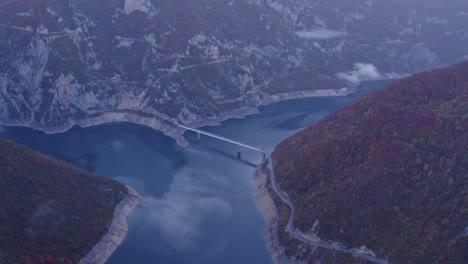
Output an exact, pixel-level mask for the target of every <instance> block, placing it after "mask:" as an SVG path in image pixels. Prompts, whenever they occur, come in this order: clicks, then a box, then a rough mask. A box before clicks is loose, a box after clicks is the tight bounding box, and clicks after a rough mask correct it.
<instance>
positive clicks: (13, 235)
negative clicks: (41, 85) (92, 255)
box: [0, 139, 128, 264]
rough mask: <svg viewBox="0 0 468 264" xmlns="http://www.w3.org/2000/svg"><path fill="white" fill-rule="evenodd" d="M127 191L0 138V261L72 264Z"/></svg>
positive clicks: (104, 228) (104, 227) (106, 224)
mask: <svg viewBox="0 0 468 264" xmlns="http://www.w3.org/2000/svg"><path fill="white" fill-rule="evenodd" d="M127 193H128V191H127V189H126V187H125V186H124V185H122V184H120V183H118V182H116V181H114V180H111V179H107V178H103V177H98V176H95V175H93V174H91V173H88V172H85V171H83V170H80V169H77V168H75V167H73V166H71V165H69V164H67V163H65V162H63V161H60V160H58V159H55V158H52V157H49V156H47V155H44V154H40V153H36V152H33V151H32V150H30V149H28V148H26V147H24V146H21V145H18V144H16V143H14V142H12V141H9V140H5V139H0V205H1V206H0V263H12V264H14V263H77V262H78V261H79V260H80V259H81V258H82V257H83V256H84V255H86V254H87V253H88V252H89V251H90V250H91V249H92V248H93V246H94V245H95V244H97V242H99V240H100V239H101V238H102V236H103V235H104V234H105V233H106V232H107V230H108V227H109V226H110V224H111V223H112V219H113V215H114V208H115V206H116V205H117V204H118V203H119V202H120V201H121V200H122V199H123V198H124V197H125V195H126V194H127Z"/></svg>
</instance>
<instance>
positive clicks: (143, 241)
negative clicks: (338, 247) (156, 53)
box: [3, 82, 387, 264]
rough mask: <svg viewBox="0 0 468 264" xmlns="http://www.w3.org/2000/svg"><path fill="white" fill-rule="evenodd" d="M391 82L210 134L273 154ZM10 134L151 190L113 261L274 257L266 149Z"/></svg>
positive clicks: (149, 135)
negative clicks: (266, 217) (262, 182)
mask: <svg viewBox="0 0 468 264" xmlns="http://www.w3.org/2000/svg"><path fill="white" fill-rule="evenodd" d="M386 83H387V82H372V83H365V84H363V85H361V86H360V87H359V91H358V93H356V94H352V95H349V96H346V97H323V98H306V99H298V100H289V101H284V102H280V103H276V104H273V105H270V106H265V107H261V108H260V113H259V114H255V115H251V116H249V117H247V118H245V119H231V120H228V121H226V122H223V123H222V125H221V126H218V127H205V128H203V129H204V130H207V131H210V132H212V133H216V134H219V135H222V136H225V137H230V138H232V139H236V140H239V141H242V142H245V143H248V144H251V145H254V146H257V147H259V148H264V149H265V150H268V151H270V150H272V149H273V148H274V146H275V145H276V144H278V143H279V142H280V141H281V140H283V139H285V138H287V137H288V136H290V135H292V134H294V133H296V132H298V131H299V130H301V129H303V128H305V127H307V126H309V125H312V124H314V123H316V122H317V121H318V120H320V119H321V118H323V117H324V116H326V115H327V114H329V113H330V112H332V111H334V110H336V109H338V108H340V107H342V106H344V105H346V104H348V103H350V102H351V101H352V100H353V99H355V98H356V97H358V96H359V95H362V94H364V93H366V92H368V91H370V90H372V89H374V88H376V87H380V86H383V85H384V84H386ZM3 133H4V134H3V136H6V137H8V138H11V139H13V140H15V141H17V142H19V143H22V144H25V145H27V146H29V147H30V148H32V149H34V150H37V151H40V152H44V153H48V154H51V155H54V156H57V157H59V158H61V159H64V160H67V161H69V162H71V163H73V164H75V165H77V166H80V167H82V168H84V169H86V170H89V171H92V172H95V173H96V174H98V175H101V176H108V177H112V178H114V179H117V180H119V181H121V182H123V183H125V184H127V185H129V186H131V187H133V188H134V189H136V190H137V191H138V192H139V193H140V194H141V195H142V201H141V203H140V204H139V206H138V208H137V209H136V210H135V211H134V213H133V214H132V215H131V216H130V217H129V233H128V236H127V238H126V239H125V241H124V242H123V243H122V245H121V246H120V247H119V248H118V250H117V251H116V252H115V253H114V255H113V256H112V257H111V258H110V260H109V262H108V263H110V264H128V263H140V264H144V263H158V264H164V263H204V264H206V263H208V264H209V263H216V264H219V263H226V264H229V263H236V264H238V263H253V264H262V263H271V260H270V257H269V255H268V252H267V249H266V247H265V243H264V241H263V232H264V228H265V226H264V222H263V218H262V216H261V215H260V213H259V212H258V211H257V209H256V207H255V196H254V195H255V194H254V191H253V184H252V183H253V179H252V173H253V171H254V169H255V164H258V163H259V162H260V160H261V158H262V157H261V154H259V153H255V152H253V151H248V150H245V151H244V152H243V154H242V155H243V160H242V161H239V160H237V158H236V147H234V146H233V145H230V144H229V143H225V142H221V141H219V140H216V139H211V138H206V137H203V138H202V140H201V141H200V142H198V141H197V140H196V136H195V135H194V134H193V133H190V132H187V133H186V134H185V136H186V137H187V139H188V140H189V141H191V142H192V144H191V146H190V147H188V148H182V147H179V146H178V145H177V144H176V143H175V141H174V140H173V139H171V138H169V137H167V136H164V135H163V134H162V133H161V132H158V131H154V130H152V129H150V128H147V127H143V126H138V125H133V124H125V123H122V124H109V125H102V126H96V127H91V128H78V127H75V128H73V129H71V130H70V131H68V132H66V133H63V134H57V135H46V134H44V133H42V132H39V131H34V130H32V129H26V128H13V127H9V128H7V129H6V133H5V132H3Z"/></svg>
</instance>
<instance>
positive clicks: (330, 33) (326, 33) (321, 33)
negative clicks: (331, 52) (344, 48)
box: [296, 28, 346, 40]
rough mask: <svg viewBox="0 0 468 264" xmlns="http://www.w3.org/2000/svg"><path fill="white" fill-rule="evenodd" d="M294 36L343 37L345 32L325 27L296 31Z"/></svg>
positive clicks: (316, 38)
mask: <svg viewBox="0 0 468 264" xmlns="http://www.w3.org/2000/svg"><path fill="white" fill-rule="evenodd" d="M296 36H298V37H300V38H305V39H314V40H325V39H333V38H342V37H345V36H346V32H342V31H336V30H330V29H326V28H317V29H314V30H310V31H296Z"/></svg>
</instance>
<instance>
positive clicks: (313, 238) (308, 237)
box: [267, 155, 389, 264]
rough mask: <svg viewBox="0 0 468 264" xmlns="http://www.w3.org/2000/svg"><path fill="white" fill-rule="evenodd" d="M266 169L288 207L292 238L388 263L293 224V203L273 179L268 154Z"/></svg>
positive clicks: (382, 263) (275, 188)
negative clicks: (306, 231)
mask: <svg viewBox="0 0 468 264" xmlns="http://www.w3.org/2000/svg"><path fill="white" fill-rule="evenodd" d="M267 159H268V161H267V162H268V169H269V171H270V182H271V185H272V187H273V191H274V192H275V193H276V195H278V197H279V198H280V199H281V200H282V201H283V203H285V204H286V205H287V206H288V207H289V211H290V214H289V220H288V224H287V225H286V232H288V233H289V234H290V235H291V236H292V237H293V238H295V239H297V240H299V241H301V242H303V243H305V244H308V245H310V246H313V247H318V248H325V249H330V250H335V251H339V252H343V253H349V254H352V255H353V256H355V257H359V258H363V259H366V260H368V261H371V262H374V263H378V264H388V263H389V262H388V260H386V259H379V258H377V257H376V256H375V254H374V253H373V252H372V251H370V250H366V249H349V248H346V247H344V246H343V245H342V244H341V243H339V242H329V241H324V240H322V239H320V238H319V237H318V236H317V235H315V234H305V233H303V232H302V231H301V230H299V229H298V228H296V227H295V226H294V223H293V220H294V219H293V218H294V205H293V203H292V201H291V199H290V198H289V196H288V195H287V194H286V193H284V192H282V191H281V190H280V188H279V187H278V184H277V183H276V181H275V176H274V173H273V159H272V157H271V155H268V157H267Z"/></svg>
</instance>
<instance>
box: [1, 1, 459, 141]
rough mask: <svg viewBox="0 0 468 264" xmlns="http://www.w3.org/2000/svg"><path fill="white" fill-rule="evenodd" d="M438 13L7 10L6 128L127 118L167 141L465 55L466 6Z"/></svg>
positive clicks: (262, 6)
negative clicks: (275, 104) (151, 126)
mask: <svg viewBox="0 0 468 264" xmlns="http://www.w3.org/2000/svg"><path fill="white" fill-rule="evenodd" d="M430 2H431V3H428V1H423V0H413V1H410V0H400V1H383V0H380V1H377V0H374V1H373V0H365V1H364V0H333V1H318V0H315V1H310V0H236V1H232V0H231V1H228V0H223V1H220V0H159V1H156V0H101V1H90V0H67V1H59V0H44V1H26V0H15V1H10V0H5V1H2V3H0V13H1V16H0V95H1V96H0V122H2V123H4V124H10V125H23V126H31V127H35V128H39V129H42V130H45V131H49V132H53V131H60V130H64V129H67V128H68V127H70V126H71V125H73V124H83V123H89V122H90V121H89V120H98V119H108V118H107V117H106V116H108V115H117V114H118V115H120V116H140V117H141V118H152V119H156V120H157V122H158V123H161V124H163V125H159V126H158V128H160V129H162V130H165V129H166V130H170V126H171V124H174V123H184V124H193V123H199V122H201V121H205V120H216V119H217V118H219V117H220V116H226V115H228V114H229V113H233V112H239V110H245V109H253V108H255V107H256V106H257V105H259V104H262V103H265V102H270V101H272V96H278V95H279V94H283V93H285V92H291V91H303V90H319V89H339V88H343V87H346V86H350V85H352V84H353V83H356V82H358V81H360V80H365V79H376V78H386V77H396V76H401V75H406V74H409V73H412V72H416V71H420V70H425V69H428V68H431V67H434V66H438V65H444V64H448V63H453V62H455V61H459V60H461V59H462V58H463V57H468V52H466V49H465V47H466V45H467V44H468V30H467V29H466V27H465V25H467V24H468V2H466V1H461V0H460V1H457V0H450V1H444V2H443V3H442V2H440V1H430ZM101 116H103V117H101ZM122 121H128V120H122ZM166 132H167V131H166Z"/></svg>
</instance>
